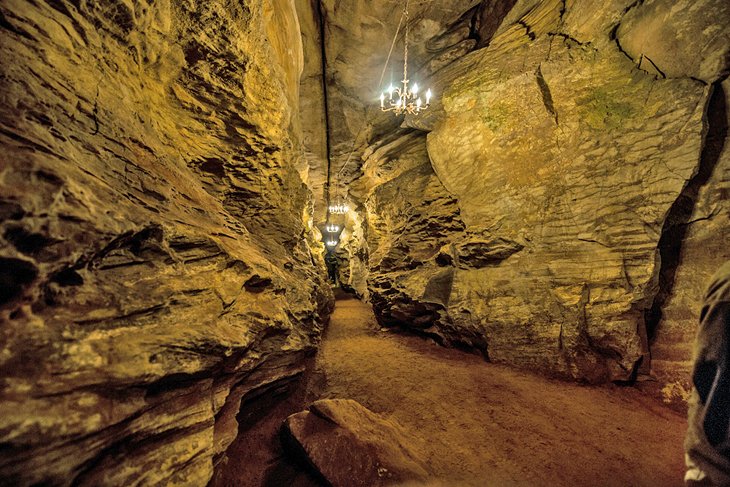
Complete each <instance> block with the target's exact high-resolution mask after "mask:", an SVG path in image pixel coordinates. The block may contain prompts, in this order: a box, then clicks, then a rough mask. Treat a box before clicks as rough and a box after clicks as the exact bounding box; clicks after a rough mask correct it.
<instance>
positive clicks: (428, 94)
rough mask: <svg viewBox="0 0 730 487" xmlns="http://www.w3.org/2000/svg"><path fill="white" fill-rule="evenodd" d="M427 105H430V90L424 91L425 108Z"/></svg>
mask: <svg viewBox="0 0 730 487" xmlns="http://www.w3.org/2000/svg"><path fill="white" fill-rule="evenodd" d="M429 103H431V88H429V89H428V90H427V91H426V106H428V105H429Z"/></svg>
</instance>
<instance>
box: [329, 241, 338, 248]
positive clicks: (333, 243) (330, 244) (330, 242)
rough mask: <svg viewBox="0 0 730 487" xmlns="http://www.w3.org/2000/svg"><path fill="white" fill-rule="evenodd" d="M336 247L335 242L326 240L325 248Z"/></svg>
mask: <svg viewBox="0 0 730 487" xmlns="http://www.w3.org/2000/svg"><path fill="white" fill-rule="evenodd" d="M335 245H337V240H327V247H334V246H335Z"/></svg>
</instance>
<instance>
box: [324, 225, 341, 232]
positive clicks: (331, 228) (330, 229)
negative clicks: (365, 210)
mask: <svg viewBox="0 0 730 487" xmlns="http://www.w3.org/2000/svg"><path fill="white" fill-rule="evenodd" d="M324 229H325V230H326V231H327V233H337V232H339V231H340V227H339V226H338V225H327V226H326V227H324Z"/></svg>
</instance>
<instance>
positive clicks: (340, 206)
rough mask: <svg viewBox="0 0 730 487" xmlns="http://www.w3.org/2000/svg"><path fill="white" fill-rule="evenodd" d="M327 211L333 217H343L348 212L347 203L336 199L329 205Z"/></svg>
mask: <svg viewBox="0 0 730 487" xmlns="http://www.w3.org/2000/svg"><path fill="white" fill-rule="evenodd" d="M329 210H330V213H332V214H333V215H344V214H345V213H347V212H348V211H349V210H350V207H349V206H347V203H345V202H344V201H342V200H340V199H339V198H337V199H335V201H334V203H331V204H330V206H329Z"/></svg>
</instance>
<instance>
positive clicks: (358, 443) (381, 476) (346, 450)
mask: <svg viewBox="0 0 730 487" xmlns="http://www.w3.org/2000/svg"><path fill="white" fill-rule="evenodd" d="M284 434H285V436H286V438H287V442H286V444H287V445H288V448H289V449H290V450H292V453H293V454H294V455H303V456H304V460H305V461H306V462H308V463H309V464H310V465H311V466H312V467H314V468H315V469H316V471H317V472H318V473H319V474H320V475H321V476H322V477H323V478H324V479H325V480H326V482H327V485H332V486H333V487H340V486H341V487H349V486H353V487H354V486H362V487H377V486H384V485H404V484H406V483H408V482H415V481H420V483H422V482H423V481H425V479H427V478H428V476H429V472H428V468H427V466H426V463H425V460H424V459H423V458H422V454H419V452H418V450H417V449H416V448H415V443H416V442H415V440H414V439H413V438H412V437H411V436H410V435H409V434H408V433H407V432H406V431H405V430H404V429H403V427H402V426H401V425H399V424H398V423H397V422H395V421H393V420H389V419H387V418H383V417H382V416H380V415H378V414H376V413H373V412H372V411H370V410H369V409H367V408H365V407H363V406H362V405H360V404H359V403H358V402H356V401H353V400H351V399H322V400H319V401H316V402H314V403H313V404H312V405H311V406H310V407H309V409H308V410H307V411H302V412H300V413H296V414H293V415H291V416H289V418H287V420H286V422H285V423H284Z"/></svg>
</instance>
